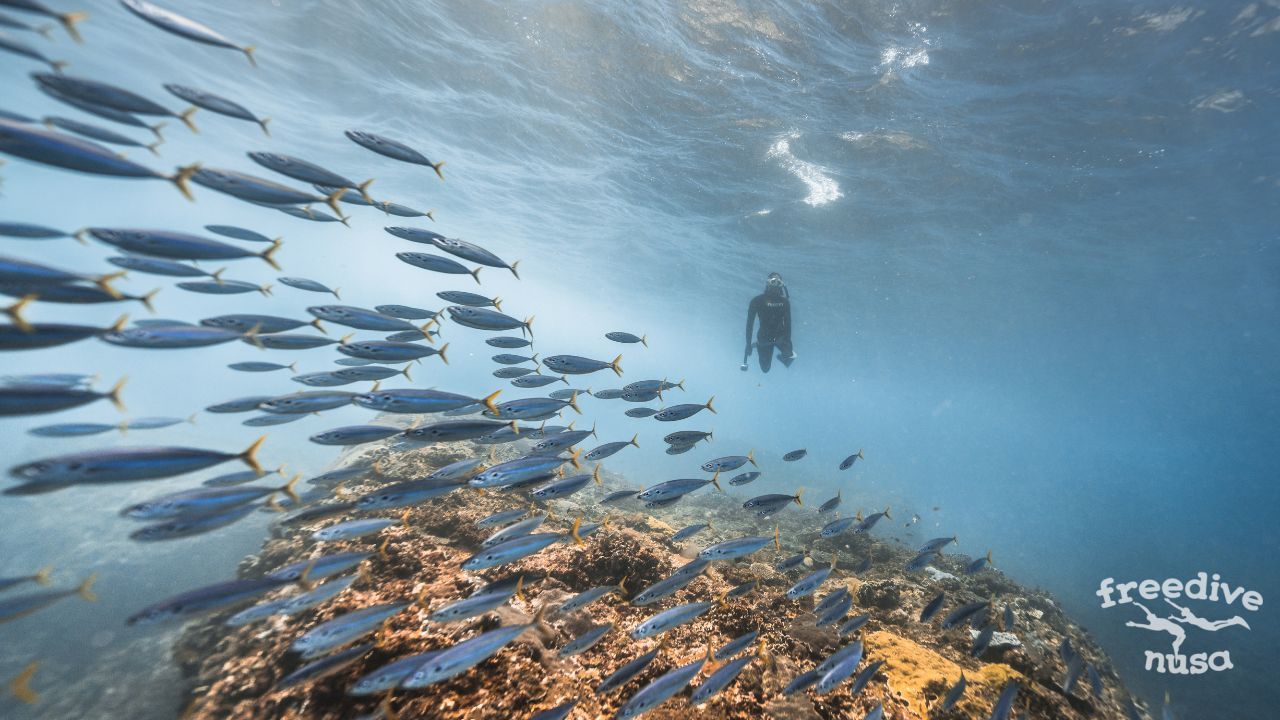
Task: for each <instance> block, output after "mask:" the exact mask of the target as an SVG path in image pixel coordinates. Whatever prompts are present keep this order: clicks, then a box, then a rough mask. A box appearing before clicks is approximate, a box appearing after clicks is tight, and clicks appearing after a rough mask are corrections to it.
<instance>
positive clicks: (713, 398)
mask: <svg viewBox="0 0 1280 720" xmlns="http://www.w3.org/2000/svg"><path fill="white" fill-rule="evenodd" d="M715 399H716V396H715V395H712V396H711V397H709V398H707V409H708V410H710V411H711V412H713V413H714V412H715V411H716V409H715V408H714V407H712V405H711V401H712V400H715Z"/></svg>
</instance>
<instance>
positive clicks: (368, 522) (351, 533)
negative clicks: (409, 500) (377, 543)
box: [311, 518, 400, 542]
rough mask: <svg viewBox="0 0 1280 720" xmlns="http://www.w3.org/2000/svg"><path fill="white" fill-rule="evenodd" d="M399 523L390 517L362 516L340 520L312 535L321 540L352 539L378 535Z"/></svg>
mask: <svg viewBox="0 0 1280 720" xmlns="http://www.w3.org/2000/svg"><path fill="white" fill-rule="evenodd" d="M399 524H400V521H399V520H391V519H388V518H362V519H359V520H348V521H346V522H340V523H338V524H336V525H330V526H328V527H324V528H321V529H319V530H316V531H315V532H313V533H311V537H312V538H313V539H315V540H319V541H321V542H336V541H338V540H351V539H352V538H358V537H364V536H365V535H376V534H378V533H380V532H382V531H383V530H386V529H387V528H389V527H392V526H394V525H399Z"/></svg>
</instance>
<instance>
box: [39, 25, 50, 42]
mask: <svg viewBox="0 0 1280 720" xmlns="http://www.w3.org/2000/svg"><path fill="white" fill-rule="evenodd" d="M35 31H36V34H38V35H39V36H40V37H42V38H44V39H45V40H53V26H52V25H49V24H48V23H46V24H44V25H41V26H40V27H38V28H36V29H35Z"/></svg>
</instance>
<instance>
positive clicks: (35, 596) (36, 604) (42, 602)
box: [0, 573, 98, 623]
mask: <svg viewBox="0 0 1280 720" xmlns="http://www.w3.org/2000/svg"><path fill="white" fill-rule="evenodd" d="M97 577H98V576H97V573H94V574H92V575H90V576H89V577H87V578H85V579H84V581H83V582H81V583H80V584H79V585H78V586H76V587H73V588H69V589H66V590H45V591H42V592H36V593H28V594H26V595H17V596H13V597H9V598H6V599H4V600H0V623H6V622H9V621H11V620H17V619H18V618H22V617H26V616H27V615H30V614H31V613H34V612H37V611H39V610H43V609H44V608H47V607H49V606H50V605H52V604H54V603H56V602H58V601H59V600H62V599H64V598H69V597H71V596H72V595H79V596H80V597H81V598H83V599H85V600H88V601H89V602H97V601H98V596H97V595H95V594H94V593H93V583H94V581H95V580H96V579H97Z"/></svg>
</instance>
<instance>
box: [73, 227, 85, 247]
mask: <svg viewBox="0 0 1280 720" xmlns="http://www.w3.org/2000/svg"><path fill="white" fill-rule="evenodd" d="M88 234H89V228H87V227H82V228H80V229H79V230H76V231H75V232H73V233H71V237H73V238H75V239H76V242H78V243H80V244H81V245H88V244H89V241H88V240H86V239H85V237H86V236H87V235H88Z"/></svg>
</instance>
